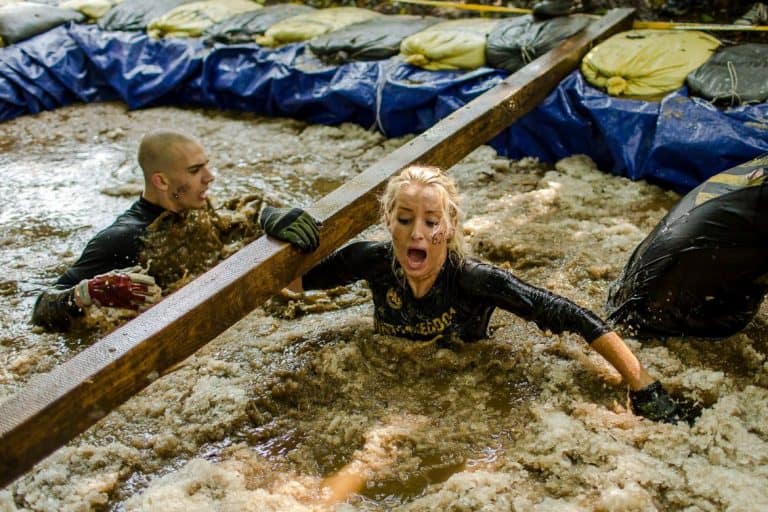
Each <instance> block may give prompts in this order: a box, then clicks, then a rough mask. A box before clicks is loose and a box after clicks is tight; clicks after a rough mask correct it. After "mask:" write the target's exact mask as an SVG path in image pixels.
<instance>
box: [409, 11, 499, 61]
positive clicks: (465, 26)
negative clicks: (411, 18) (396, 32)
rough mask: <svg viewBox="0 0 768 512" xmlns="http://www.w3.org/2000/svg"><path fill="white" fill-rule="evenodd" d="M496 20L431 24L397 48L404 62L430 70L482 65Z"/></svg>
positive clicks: (452, 21) (484, 19)
mask: <svg viewBox="0 0 768 512" xmlns="http://www.w3.org/2000/svg"><path fill="white" fill-rule="evenodd" d="M497 23H498V20H492V19H486V18H466V19H460V20H451V21H444V22H442V23H438V24H437V25H432V26H431V27H429V28H427V29H425V30H422V31H421V32H418V33H416V34H413V35H412V36H409V37H406V38H405V39H404V40H403V42H402V44H401V45H400V54H401V55H403V56H404V57H405V60H406V62H408V63H409V64H412V65H414V66H419V67H421V68H424V69H429V70H432V71H436V70H440V69H477V68H480V67H483V66H485V63H486V61H485V41H486V38H487V37H488V34H489V33H490V32H491V30H493V28H494V27H495V26H496V24H497Z"/></svg>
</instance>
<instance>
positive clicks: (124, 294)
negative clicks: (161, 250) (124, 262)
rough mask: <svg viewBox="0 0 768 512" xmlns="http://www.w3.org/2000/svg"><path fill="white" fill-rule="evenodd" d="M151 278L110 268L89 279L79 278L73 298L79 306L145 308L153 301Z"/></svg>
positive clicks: (152, 282) (154, 299) (153, 285)
mask: <svg viewBox="0 0 768 512" xmlns="http://www.w3.org/2000/svg"><path fill="white" fill-rule="evenodd" d="M156 286H157V285H156V284H155V279H154V278H153V277H152V276H149V275H146V274H138V273H134V272H121V271H114V272H109V273H107V274H101V275H98V276H96V277H93V278H91V279H83V280H82V281H80V282H79V283H78V284H77V286H76V287H75V297H76V298H77V300H78V303H79V305H81V306H90V305H92V304H96V305H97V306H102V307H110V308H126V309H147V308H148V307H149V306H151V305H152V304H154V303H155V302H156V300H157V299H156V297H157V294H155V293H152V291H150V287H156Z"/></svg>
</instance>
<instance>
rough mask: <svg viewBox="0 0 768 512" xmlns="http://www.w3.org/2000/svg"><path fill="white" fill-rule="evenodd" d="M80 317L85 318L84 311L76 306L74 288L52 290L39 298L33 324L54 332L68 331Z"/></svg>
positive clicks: (33, 311) (33, 314)
mask: <svg viewBox="0 0 768 512" xmlns="http://www.w3.org/2000/svg"><path fill="white" fill-rule="evenodd" d="M78 316H83V310H82V309H80V308H79V307H77V305H76V304H75V291H74V288H64V289H61V290H57V289H51V290H47V291H44V292H43V293H41V294H40V296H39V297H38V298H37V301H36V302H35V307H34V309H33V310H32V323H33V324H35V325H39V326H41V327H45V328H46V329H49V330H52V331H66V330H68V329H69V327H70V325H71V323H72V319H73V318H75V317H78Z"/></svg>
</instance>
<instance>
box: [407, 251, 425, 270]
mask: <svg viewBox="0 0 768 512" xmlns="http://www.w3.org/2000/svg"><path fill="white" fill-rule="evenodd" d="M426 260H427V251H425V250H424V249H408V266H409V267H411V268H418V267H420V266H422V265H423V264H424V262H425V261H426Z"/></svg>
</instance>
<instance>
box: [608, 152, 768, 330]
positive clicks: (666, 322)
mask: <svg viewBox="0 0 768 512" xmlns="http://www.w3.org/2000/svg"><path fill="white" fill-rule="evenodd" d="M767 176H768V153H766V154H764V155H762V156H760V157H758V158H756V159H754V160H751V161H749V162H746V163H744V164H741V165H738V166H736V167H733V168H731V169H729V170H727V171H724V172H721V173H719V174H716V175H714V176H712V177H711V178H709V179H708V180H706V181H705V182H704V183H702V184H701V185H699V186H698V187H696V188H694V189H693V190H691V191H690V192H688V194H686V195H685V196H684V197H683V198H682V199H681V200H680V201H679V202H678V203H677V204H676V205H675V206H674V207H673V208H672V209H671V210H670V211H669V213H668V214H667V215H666V216H665V217H664V218H663V219H662V220H661V222H659V224H658V225H657V226H656V227H655V228H654V229H653V231H652V232H651V233H650V234H649V235H648V237H647V238H646V239H645V240H643V241H642V242H641V243H640V245H639V246H638V247H637V248H636V249H635V251H634V253H633V254H632V256H631V257H630V259H629V262H628V263H627V265H626V267H625V268H624V271H623V273H622V275H621V277H620V278H619V279H618V280H617V281H616V282H614V283H613V284H612V285H611V288H610V290H609V295H608V303H607V307H608V310H609V312H610V316H609V318H610V320H611V321H614V322H618V323H621V324H624V325H626V326H629V327H630V328H631V329H632V331H633V334H636V335H638V336H656V335H673V336H682V335H689V336H701V337H707V338H715V337H723V336H730V335H732V334H735V333H736V332H738V331H740V330H741V329H742V328H744V326H746V325H747V323H749V321H750V320H752V318H753V317H754V316H755V314H756V313H757V311H758V309H759V307H760V303H761V302H762V301H763V297H764V296H765V294H766V292H768V279H767V278H768V185H767V183H768V181H766V177H767Z"/></svg>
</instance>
